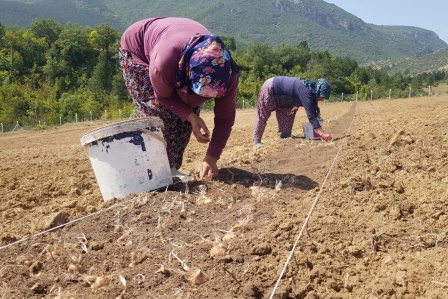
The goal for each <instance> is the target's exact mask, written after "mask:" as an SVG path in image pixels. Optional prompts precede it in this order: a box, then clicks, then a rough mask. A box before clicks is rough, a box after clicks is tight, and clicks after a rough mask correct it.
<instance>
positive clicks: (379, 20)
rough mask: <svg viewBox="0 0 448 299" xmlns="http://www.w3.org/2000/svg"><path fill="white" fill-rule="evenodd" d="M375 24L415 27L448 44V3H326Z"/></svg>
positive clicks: (341, 0)
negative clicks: (428, 31) (427, 31)
mask: <svg viewBox="0 0 448 299" xmlns="http://www.w3.org/2000/svg"><path fill="white" fill-rule="evenodd" d="M324 1H325V2H327V3H333V4H335V5H336V6H338V7H340V8H342V9H343V10H345V11H347V12H349V13H351V14H353V15H355V16H357V17H358V18H360V19H361V20H363V21H364V22H366V23H369V24H374V25H405V26H415V27H420V28H424V29H428V30H431V31H434V32H435V33H436V34H437V35H438V36H439V38H440V39H441V40H443V41H444V42H446V43H448V21H447V19H446V16H447V13H448V1H447V0H425V1H411V0H324Z"/></svg>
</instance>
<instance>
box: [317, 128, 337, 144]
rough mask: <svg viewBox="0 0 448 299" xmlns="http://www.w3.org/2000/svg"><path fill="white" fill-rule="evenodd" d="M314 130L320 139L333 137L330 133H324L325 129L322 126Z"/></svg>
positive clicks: (326, 139) (327, 139)
mask: <svg viewBox="0 0 448 299" xmlns="http://www.w3.org/2000/svg"><path fill="white" fill-rule="evenodd" d="M314 132H316V133H317V134H319V135H320V138H322V140H325V141H330V140H331V139H333V137H331V135H330V134H327V133H325V131H324V130H323V129H322V128H317V129H314Z"/></svg>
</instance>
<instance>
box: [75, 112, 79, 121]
mask: <svg viewBox="0 0 448 299" xmlns="http://www.w3.org/2000/svg"><path fill="white" fill-rule="evenodd" d="M75 122H78V113H76V114H75Z"/></svg>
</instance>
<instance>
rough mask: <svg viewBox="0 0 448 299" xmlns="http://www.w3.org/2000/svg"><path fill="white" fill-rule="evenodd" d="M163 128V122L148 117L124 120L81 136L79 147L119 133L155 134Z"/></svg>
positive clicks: (153, 117)
mask: <svg viewBox="0 0 448 299" xmlns="http://www.w3.org/2000/svg"><path fill="white" fill-rule="evenodd" d="M154 128H155V129H156V132H152V130H151V129H154ZM164 128H165V127H164V125H163V121H162V120H161V119H160V118H159V117H157V116H149V117H143V118H138V119H131V120H125V121H121V122H117V123H113V124H109V125H106V126H103V127H100V128H96V129H94V130H91V131H89V132H87V133H85V134H84V135H82V137H81V140H80V141H81V145H82V146H85V145H88V144H90V143H92V142H95V141H98V140H100V139H103V138H107V137H110V136H114V135H116V134H120V133H126V132H135V131H139V132H144V133H153V134H156V133H157V131H159V130H157V129H162V130H163V129H164ZM156 135H157V134H156ZM160 137H161V136H160ZM162 139H163V138H162Z"/></svg>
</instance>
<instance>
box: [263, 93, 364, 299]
mask: <svg viewBox="0 0 448 299" xmlns="http://www.w3.org/2000/svg"><path fill="white" fill-rule="evenodd" d="M355 103H356V102H355ZM355 105H356V104H355ZM355 108H356V106H355ZM355 115H356V111H355V114H354V115H353V118H352V121H351V122H350V126H349V127H348V130H347V133H345V135H344V139H343V141H342V143H341V146H340V147H339V150H338V152H337V153H336V156H335V157H334V160H333V163H332V164H331V166H330V169H329V170H328V172H327V175H326V176H325V179H324V181H323V183H322V185H321V186H320V190H319V193H318V194H317V195H316V199H315V200H314V202H313V205H312V206H311V209H310V211H309V212H308V216H307V217H306V219H305V221H304V222H303V225H302V229H301V230H300V233H299V235H298V236H297V238H296V241H295V243H294V246H293V247H292V249H291V251H290V253H289V256H288V258H287V259H286V262H285V265H284V266H283V269H282V272H281V273H280V275H279V277H278V279H277V282H276V283H275V286H274V289H273V290H272V293H271V296H270V297H269V299H272V298H273V297H274V294H275V291H276V290H277V287H278V285H279V284H280V280H281V279H282V277H283V275H284V274H285V271H286V268H287V267H288V264H289V262H290V261H291V258H292V255H293V253H294V251H295V249H296V247H297V244H298V243H299V240H300V238H301V237H302V234H303V231H304V230H305V228H306V226H307V224H308V221H309V220H310V218H311V214H312V213H313V210H314V208H315V206H316V205H317V202H318V200H319V197H320V194H321V193H322V190H323V188H324V186H325V183H326V181H327V179H328V177H329V176H330V173H331V171H332V169H333V166H334V164H335V163H336V160H337V159H338V156H339V153H340V152H341V150H342V147H343V146H344V144H345V141H346V140H347V136H348V133H349V132H350V129H351V127H352V124H353V120H354V119H355Z"/></svg>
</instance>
